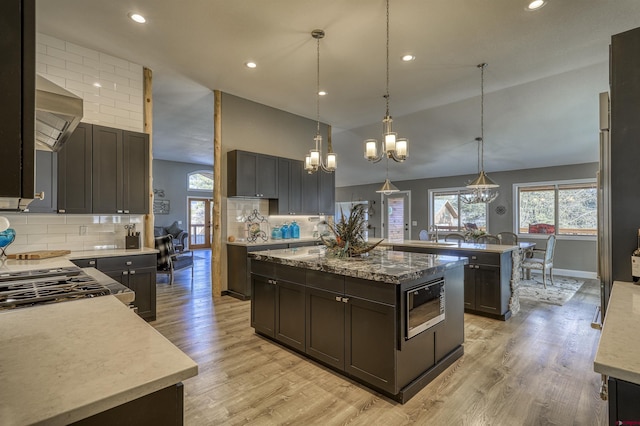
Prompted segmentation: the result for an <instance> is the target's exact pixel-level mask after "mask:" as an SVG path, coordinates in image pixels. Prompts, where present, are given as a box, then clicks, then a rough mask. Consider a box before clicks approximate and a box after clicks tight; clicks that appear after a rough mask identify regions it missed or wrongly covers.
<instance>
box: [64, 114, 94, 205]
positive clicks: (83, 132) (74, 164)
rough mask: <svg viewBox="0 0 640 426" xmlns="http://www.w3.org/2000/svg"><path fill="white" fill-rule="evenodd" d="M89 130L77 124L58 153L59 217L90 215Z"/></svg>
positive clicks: (91, 152)
mask: <svg viewBox="0 0 640 426" xmlns="http://www.w3.org/2000/svg"><path fill="white" fill-rule="evenodd" d="M92 130H93V126H92V125H91V124H87V123H80V124H78V127H76V129H75V130H74V131H73V133H72V134H71V136H70V137H69V139H68V140H67V141H66V142H65V144H64V145H63V146H62V148H61V149H60V151H58V213H91V212H92V190H91V184H92V176H91V171H92V167H91V162H92V159H93V136H92Z"/></svg>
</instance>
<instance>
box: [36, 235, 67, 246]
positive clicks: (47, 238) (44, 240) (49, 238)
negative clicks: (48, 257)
mask: <svg viewBox="0 0 640 426" xmlns="http://www.w3.org/2000/svg"><path fill="white" fill-rule="evenodd" d="M66 242H67V236H66V235H64V234H61V235H56V234H34V235H28V236H27V243H28V244H51V243H54V244H55V243H66Z"/></svg>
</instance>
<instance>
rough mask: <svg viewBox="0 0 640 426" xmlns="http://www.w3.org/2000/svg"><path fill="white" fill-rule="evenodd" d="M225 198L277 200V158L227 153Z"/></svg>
mask: <svg viewBox="0 0 640 426" xmlns="http://www.w3.org/2000/svg"><path fill="white" fill-rule="evenodd" d="M227 196H229V197H260V198H278V157H274V156H272V155H264V154H257V153H254V152H246V151H238V150H234V151H229V153H228V154H227Z"/></svg>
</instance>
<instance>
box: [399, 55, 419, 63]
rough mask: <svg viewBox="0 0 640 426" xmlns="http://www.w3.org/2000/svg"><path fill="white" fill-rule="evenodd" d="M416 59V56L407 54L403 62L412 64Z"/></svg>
mask: <svg viewBox="0 0 640 426" xmlns="http://www.w3.org/2000/svg"><path fill="white" fill-rule="evenodd" d="M415 58H416V57H415V56H413V55H410V54H407V55H404V56H402V60H403V61H404V62H411V61H413V60H414V59H415Z"/></svg>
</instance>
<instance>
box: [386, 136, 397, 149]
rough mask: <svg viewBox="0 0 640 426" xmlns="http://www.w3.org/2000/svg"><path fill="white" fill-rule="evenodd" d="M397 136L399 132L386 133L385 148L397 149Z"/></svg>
mask: <svg viewBox="0 0 640 426" xmlns="http://www.w3.org/2000/svg"><path fill="white" fill-rule="evenodd" d="M396 136H397V133H394V132H391V133H387V134H386V135H384V149H385V150H386V151H387V152H389V151H395V150H396Z"/></svg>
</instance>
